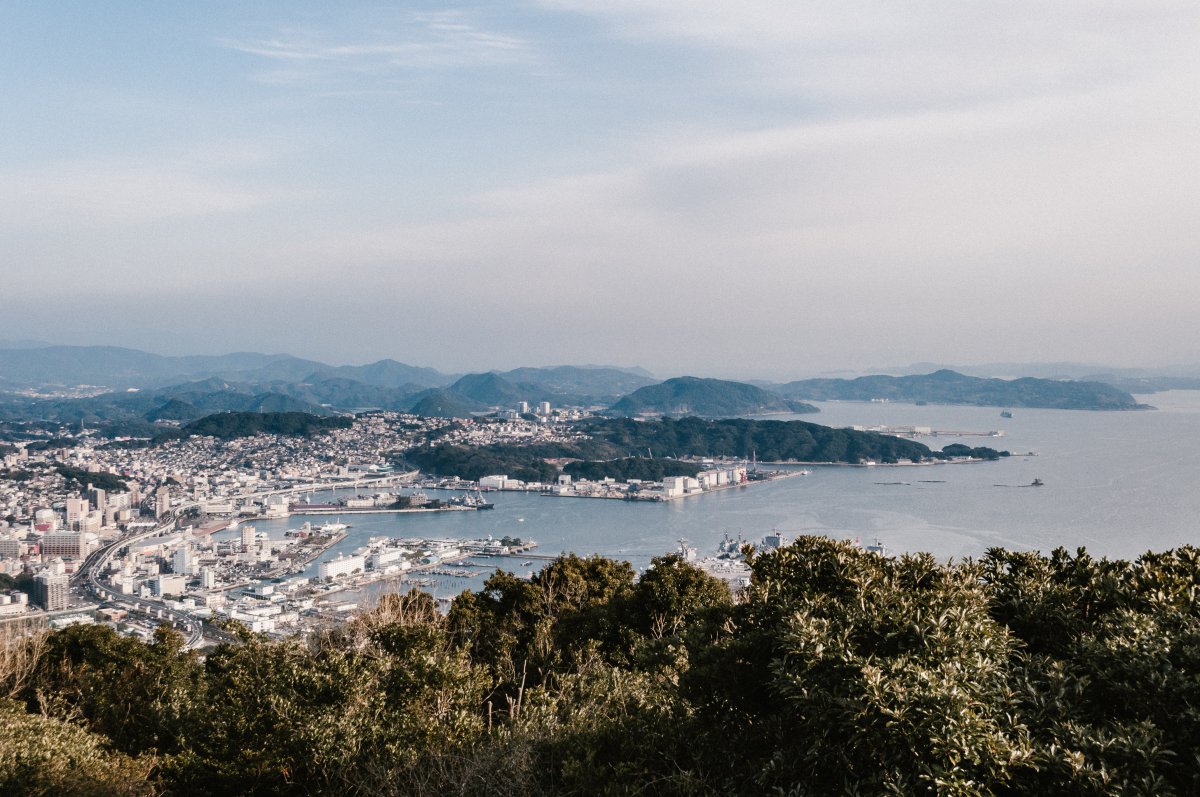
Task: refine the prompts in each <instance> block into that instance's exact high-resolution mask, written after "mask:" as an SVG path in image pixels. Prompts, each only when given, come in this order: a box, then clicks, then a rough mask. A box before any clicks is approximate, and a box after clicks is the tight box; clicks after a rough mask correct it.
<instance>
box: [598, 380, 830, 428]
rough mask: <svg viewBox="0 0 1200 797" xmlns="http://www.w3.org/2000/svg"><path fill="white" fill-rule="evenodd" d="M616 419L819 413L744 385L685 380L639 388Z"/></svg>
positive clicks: (616, 408) (616, 409) (617, 408)
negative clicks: (621, 417) (645, 416)
mask: <svg viewBox="0 0 1200 797" xmlns="http://www.w3.org/2000/svg"><path fill="white" fill-rule="evenodd" d="M609 412H610V413H611V414H613V415H623V416H631V415H639V414H651V413H652V414H658V415H697V416H700V417H703V418H728V417H733V416H737V415H756V414H762V413H769V412H819V410H818V409H817V408H816V407H814V406H812V405H811V404H805V403H803V402H798V401H789V400H788V399H785V398H783V397H782V396H780V395H778V394H776V393H772V392H770V391H768V390H763V389H762V388H760V387H755V386H754V385H747V384H745V383H743V382H729V381H727V380H724V379H700V378H698V377H695V376H681V377H677V378H675V379H668V380H667V381H665V382H660V383H659V384H657V385H648V386H646V387H642V388H639V389H637V390H635V391H634V392H632V393H630V394H629V395H628V396H625V397H624V398H622V399H621V400H620V401H618V402H617V403H616V404H613V405H612V407H610V408H609Z"/></svg>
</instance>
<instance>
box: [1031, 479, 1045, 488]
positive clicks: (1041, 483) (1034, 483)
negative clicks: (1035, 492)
mask: <svg viewBox="0 0 1200 797" xmlns="http://www.w3.org/2000/svg"><path fill="white" fill-rule="evenodd" d="M1029 486H1030V487H1045V486H1046V483H1045V482H1044V481H1042V480H1041V479H1034V480H1033V481H1032V482H1030V483H1029Z"/></svg>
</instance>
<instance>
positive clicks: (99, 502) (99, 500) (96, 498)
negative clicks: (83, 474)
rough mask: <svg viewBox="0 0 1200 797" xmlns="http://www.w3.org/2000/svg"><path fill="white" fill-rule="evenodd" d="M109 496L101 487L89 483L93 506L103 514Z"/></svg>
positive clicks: (89, 495) (89, 493) (89, 496)
mask: <svg viewBox="0 0 1200 797" xmlns="http://www.w3.org/2000/svg"><path fill="white" fill-rule="evenodd" d="M107 497H108V496H107V494H106V493H105V492H104V491H103V490H101V489H100V488H99V487H93V486H92V485H90V484H89V485H88V499H89V500H91V502H92V508H93V509H95V510H96V511H97V512H100V513H101V514H103V513H104V507H105V501H106V500H107Z"/></svg>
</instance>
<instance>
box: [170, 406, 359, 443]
mask: <svg viewBox="0 0 1200 797" xmlns="http://www.w3.org/2000/svg"><path fill="white" fill-rule="evenodd" d="M351 423H352V420H351V419H350V418H344V417H337V418H331V417H327V416H321V415H310V414H308V413H305V412H220V413H217V414H216V415H207V416H205V417H203V418H200V419H199V420H195V421H192V422H191V423H189V424H187V425H186V426H184V427H183V428H182V429H181V430H180V431H181V433H182V434H184V435H193V434H195V435H203V436H206V437H218V438H220V439H222V440H232V439H234V438H237V437H253V436H254V435H256V434H281V435H292V436H299V437H312V436H313V435H315V434H319V433H321V432H326V431H329V430H330V429H349V428H350V425H351Z"/></svg>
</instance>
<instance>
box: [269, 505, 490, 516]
mask: <svg viewBox="0 0 1200 797" xmlns="http://www.w3.org/2000/svg"><path fill="white" fill-rule="evenodd" d="M476 509H478V507H474V506H459V505H453V506H439V507H429V508H428V509H426V508H424V507H409V508H408V509H391V508H389V507H370V508H366V507H364V508H361V509H347V508H346V507H344V506H337V507H329V506H307V505H305V504H294V505H293V506H292V507H291V509H289V512H290V513H291V514H293V515H395V514H402V513H413V512H474V511H476Z"/></svg>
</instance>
